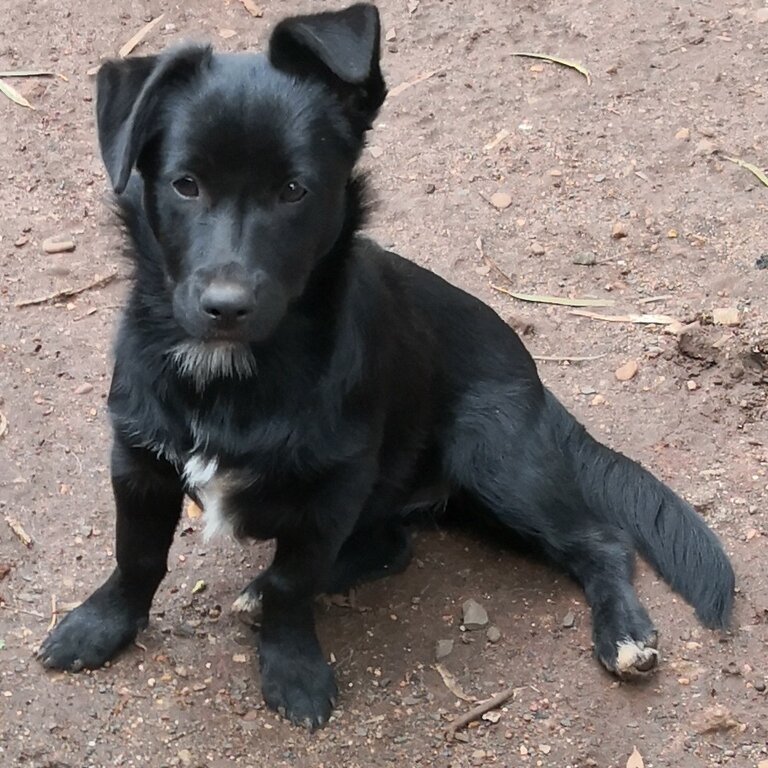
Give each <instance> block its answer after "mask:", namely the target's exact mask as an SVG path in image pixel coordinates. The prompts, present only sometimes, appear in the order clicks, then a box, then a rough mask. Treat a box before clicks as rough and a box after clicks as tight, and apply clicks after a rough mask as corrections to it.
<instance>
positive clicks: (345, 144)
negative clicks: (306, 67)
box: [168, 54, 354, 170]
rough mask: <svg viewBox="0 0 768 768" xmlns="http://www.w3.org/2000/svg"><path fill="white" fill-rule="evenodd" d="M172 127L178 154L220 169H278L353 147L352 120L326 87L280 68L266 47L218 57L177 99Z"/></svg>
mask: <svg viewBox="0 0 768 768" xmlns="http://www.w3.org/2000/svg"><path fill="white" fill-rule="evenodd" d="M168 130H169V131H170V133H171V139H172V140H171V142H170V148H171V152H172V155H173V160H174V161H178V162H181V163H187V164H189V163H193V164H195V165H197V166H198V167H200V166H203V167H205V166H209V165H210V166H215V167H216V168H217V170H220V169H221V167H222V166H227V165H231V166H232V167H233V168H237V167H240V168H242V167H249V168H253V167H254V166H262V167H263V166H268V167H269V168H270V169H274V170H276V169H277V168H281V169H282V168H283V167H284V166H292V165H295V164H296V163H297V162H298V163H301V162H302V158H303V159H304V160H306V161H308V160H309V159H310V158H312V157H314V158H315V159H317V157H318V155H323V156H326V157H327V158H331V157H333V156H334V155H337V156H338V155H342V156H343V155H346V154H349V155H351V154H352V153H353V152H354V141H353V136H352V133H351V131H350V127H349V124H348V122H347V121H346V119H345V118H344V115H343V111H342V109H341V107H340V105H339V104H337V103H336V102H335V101H334V99H333V98H329V94H328V92H327V91H326V90H325V88H324V87H323V86H322V85H320V84H319V83H316V82H314V81H307V80H301V79H298V78H296V77H294V76H292V75H288V74H286V73H284V72H281V71H280V70H277V69H276V68H275V67H273V66H272V64H271V63H270V62H269V60H268V59H267V57H266V56H264V55H262V54H219V55H216V56H214V57H213V59H212V61H211V65H210V67H209V68H208V69H207V70H206V71H205V72H204V73H202V74H201V76H200V78H199V79H198V80H196V81H195V82H194V83H190V85H189V87H188V88H186V89H185V91H184V92H183V94H182V98H181V99H180V102H177V103H176V105H174V109H173V110H172V112H171V114H170V120H169V123H168ZM320 150H322V152H320Z"/></svg>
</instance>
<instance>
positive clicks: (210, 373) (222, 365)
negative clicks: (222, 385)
mask: <svg viewBox="0 0 768 768" xmlns="http://www.w3.org/2000/svg"><path fill="white" fill-rule="evenodd" d="M170 358H171V360H172V361H173V364H174V365H175V366H176V368H177V370H178V371H179V373H180V374H181V375H182V376H185V377H187V378H190V379H192V380H193V381H194V382H195V386H196V387H197V388H198V389H200V388H202V387H204V386H205V385H206V384H208V383H209V382H211V381H213V380H214V379H247V378H249V377H250V376H255V375H256V360H255V359H254V357H253V353H252V352H251V350H250V349H249V348H248V346H247V345H246V344H240V343H238V342H234V341H182V342H181V343H179V344H177V345H176V346H175V347H174V348H173V349H172V350H171V352H170Z"/></svg>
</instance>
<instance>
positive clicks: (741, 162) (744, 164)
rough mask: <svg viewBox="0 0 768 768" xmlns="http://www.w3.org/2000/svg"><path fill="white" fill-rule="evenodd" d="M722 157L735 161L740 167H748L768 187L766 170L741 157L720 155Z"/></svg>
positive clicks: (731, 161)
mask: <svg viewBox="0 0 768 768" xmlns="http://www.w3.org/2000/svg"><path fill="white" fill-rule="evenodd" d="M720 157H722V158H723V160H727V161H728V162H730V163H735V164H736V165H738V166H739V167H740V168H746V170H748V171H749V172H750V173H751V174H752V175H753V176H755V178H757V179H758V180H759V181H760V183H761V184H764V185H765V186H766V187H768V176H766V175H765V172H764V171H763V170H761V169H760V168H758V167H757V166H756V165H754V164H753V163H748V162H747V161H746V160H742V159H741V158H739V157H729V156H728V155H720Z"/></svg>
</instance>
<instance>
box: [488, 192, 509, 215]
mask: <svg viewBox="0 0 768 768" xmlns="http://www.w3.org/2000/svg"><path fill="white" fill-rule="evenodd" d="M491 205H492V206H493V207H494V208H496V209H498V210H500V211H503V210H504V209H505V208H509V206H510V205H512V195H510V194H509V193H508V192H494V193H493V194H492V195H491Z"/></svg>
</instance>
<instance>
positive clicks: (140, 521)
mask: <svg viewBox="0 0 768 768" xmlns="http://www.w3.org/2000/svg"><path fill="white" fill-rule="evenodd" d="M112 488H113V491H114V495H115V505H116V508H117V522H116V532H115V554H116V558H117V567H116V568H115V570H114V571H113V572H112V575H111V576H110V577H109V578H108V579H107V581H106V582H105V583H104V584H102V586H100V587H99V588H98V589H97V590H96V591H95V592H94V593H93V594H92V595H91V596H90V597H89V598H88V599H87V600H86V601H85V602H84V603H83V604H82V605H80V606H79V607H77V608H76V609H75V610H74V611H72V612H71V613H70V614H69V615H68V616H67V617H66V618H65V619H64V620H63V621H62V622H61V624H59V625H58V626H57V627H56V628H55V629H54V630H53V631H52V632H51V633H50V634H49V635H48V637H47V638H46V639H45V641H44V642H43V645H42V646H41V648H40V650H39V651H38V658H39V659H40V660H41V661H42V663H43V664H44V665H45V666H47V667H51V668H53V669H68V670H71V671H78V670H80V669H82V668H84V667H85V668H89V669H95V668H96V667H100V666H102V665H103V664H104V663H105V662H107V661H109V660H110V659H112V658H113V657H114V656H115V655H116V654H117V653H118V652H119V651H120V650H121V649H122V648H124V647H125V646H126V645H128V644H129V643H130V642H132V641H133V639H134V638H135V637H136V634H137V632H138V631H139V630H140V629H143V628H144V627H145V626H146V624H147V619H148V616H149V608H150V605H151V604H152V598H153V597H154V594H155V591H156V590H157V587H158V585H159V584H160V582H161V581H162V579H163V576H165V572H166V566H167V558H168V550H169V548H170V546H171V541H172V540H173V533H174V530H175V528H176V524H177V523H178V520H179V516H180V513H181V504H182V499H183V489H182V485H181V481H180V479H179V476H178V473H177V472H176V470H175V469H174V467H173V466H172V465H171V464H169V463H168V462H166V461H163V460H161V459H158V458H156V457H155V456H154V455H153V454H151V453H150V452H149V451H146V450H143V449H137V448H130V447H128V446H127V445H126V444H125V443H123V442H122V441H121V440H120V439H119V438H118V439H116V441H115V444H114V446H113V449H112Z"/></svg>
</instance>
